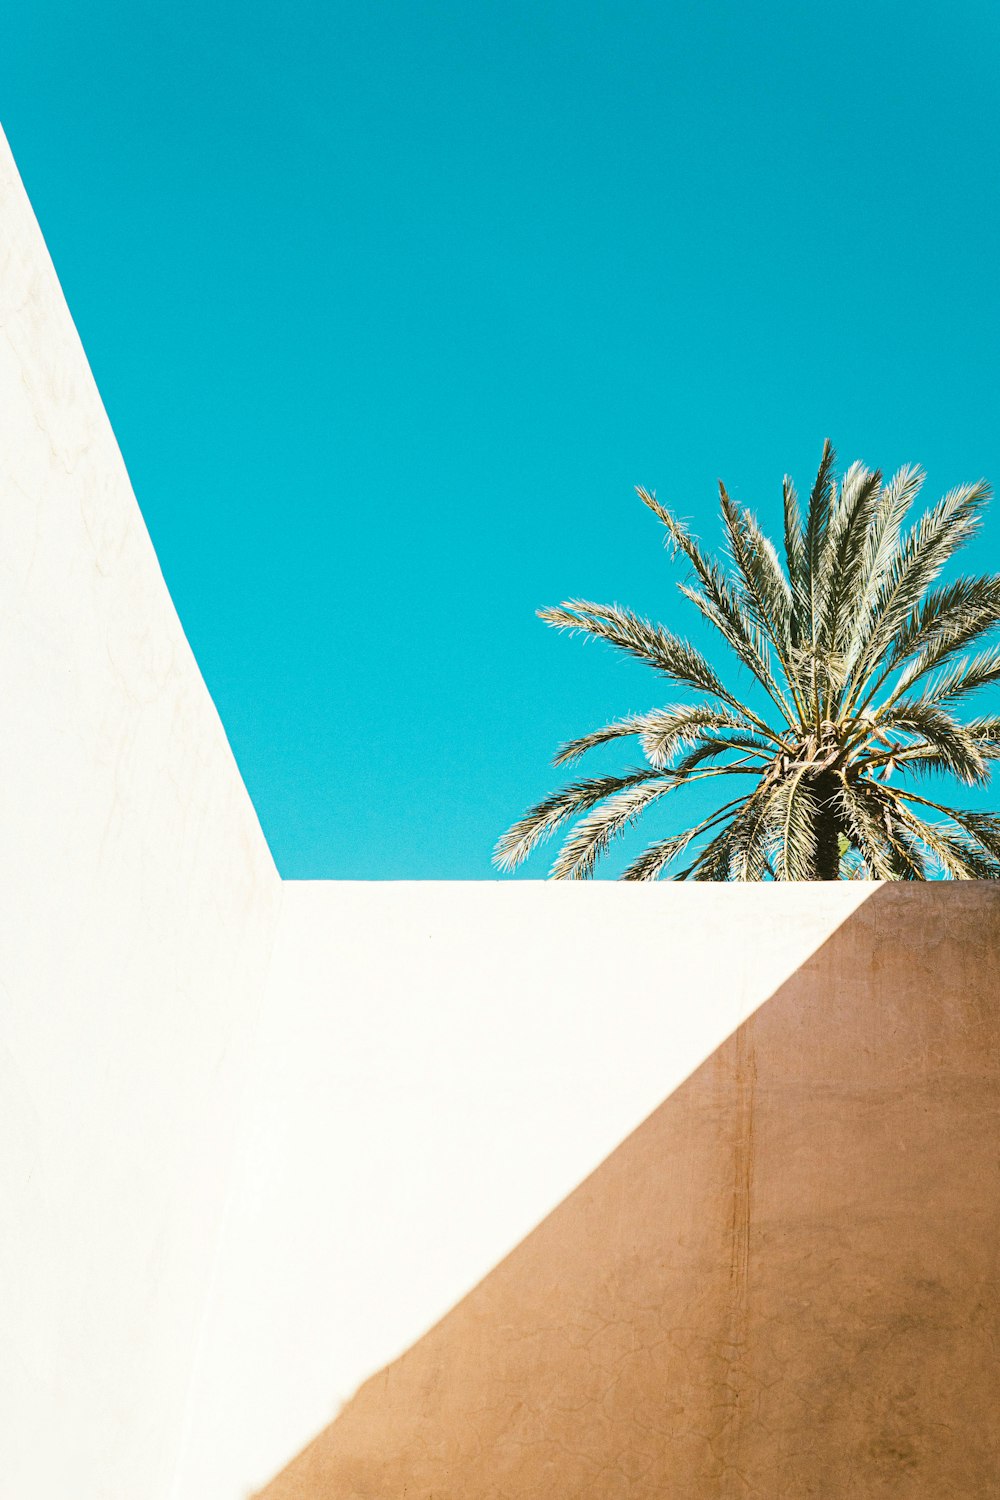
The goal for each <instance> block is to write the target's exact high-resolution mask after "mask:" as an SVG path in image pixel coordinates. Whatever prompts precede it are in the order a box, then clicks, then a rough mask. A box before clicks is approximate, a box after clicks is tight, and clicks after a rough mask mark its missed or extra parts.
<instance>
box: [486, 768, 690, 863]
mask: <svg viewBox="0 0 1000 1500" xmlns="http://www.w3.org/2000/svg"><path fill="white" fill-rule="evenodd" d="M661 779H664V778H663V773H662V772H660V771H654V770H650V769H649V768H648V767H645V768H643V769H642V770H637V771H632V772H629V773H628V774H627V775H625V776H592V777H589V778H588V779H587V780H586V781H576V782H574V783H573V784H572V786H567V787H563V788H562V789H561V790H560V791H558V792H553V793H552V794H551V795H550V796H548V797H544V798H543V799H542V801H541V802H537V803H536V804H535V806H534V807H532V808H530V809H529V810H528V811H527V812H526V813H525V814H524V817H523V818H519V819H518V821H517V822H516V823H514V824H513V825H512V827H510V828H508V829H507V832H506V833H504V834H501V836H500V838H499V839H498V840H497V843H496V847H495V849H494V852H493V863H494V864H495V865H496V866H497V868H498V869H500V870H505V871H506V870H513V869H515V868H516V866H517V865H519V864H521V862H522V861H523V860H525V859H527V857H528V855H529V854H530V853H531V851H532V850H533V849H534V848H536V847H537V845H538V844H540V843H541V842H542V841H543V840H544V839H547V838H548V837H549V836H550V835H551V834H553V833H554V832H555V831H556V829H557V828H559V827H560V826H561V825H562V824H563V823H565V822H567V821H568V819H570V818H573V817H575V816H576V815H577V813H581V812H585V811H586V810H587V809H588V808H590V807H594V806H595V805H596V804H597V803H598V802H601V801H603V800H604V798H605V797H610V796H612V795H613V794H614V793H615V792H620V791H624V790H625V789H626V788H628V787H635V786H640V785H642V784H643V783H644V782H647V781H658V780H661Z"/></svg>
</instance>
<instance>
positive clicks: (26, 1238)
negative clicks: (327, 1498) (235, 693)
mask: <svg viewBox="0 0 1000 1500" xmlns="http://www.w3.org/2000/svg"><path fill="white" fill-rule="evenodd" d="M0 332H2V338H0V481H2V486H3V488H2V493H0V703H2V705H3V716H2V726H3V727H2V733H0V828H2V829H3V836H4V841H5V852H6V857H5V859H4V861H3V865H2V869H0V1122H2V1130H3V1151H2V1153H0V1215H2V1224H0V1299H2V1306H0V1350H2V1354H0V1412H2V1418H0V1421H2V1424H3V1442H2V1445H0V1446H2V1461H0V1497H3V1500H67V1497H70V1496H72V1497H73V1500H140V1497H141V1500H161V1497H163V1500H165V1497H167V1496H170V1497H172V1500H240V1497H242V1496H244V1495H245V1494H246V1493H247V1492H248V1490H249V1489H250V1488H251V1487H252V1486H255V1485H259V1484H262V1483H264V1482H265V1481H266V1480H267V1479H268V1478H269V1477H270V1476H271V1475H272V1473H273V1472H274V1471H275V1470H276V1469H278V1468H280V1467H281V1466H282V1465H283V1464H284V1463H285V1462H286V1461H287V1460H288V1459H290V1458H291V1457H292V1456H293V1454H294V1453H295V1452H296V1451H297V1449H298V1448H299V1447H300V1446H301V1445H302V1444H303V1443H304V1442H305V1441H306V1439H308V1438H309V1437H310V1436H311V1435H312V1434H313V1433H314V1432H315V1431H316V1430H317V1429H318V1428H319V1427H321V1426H322V1425H323V1424H324V1423H325V1422H326V1421H327V1420H328V1419H329V1417H330V1416H331V1415H332V1413H333V1411H334V1410H335V1408H336V1405H337V1403H338V1402H339V1401H341V1400H343V1399H344V1398H346V1397H348V1396H350V1394H351V1393H352V1391H353V1390H354V1389H355V1387H356V1386H357V1385H358V1384H359V1382H360V1381H361V1380H363V1379H364V1378H365V1377H366V1376H367V1375H369V1374H371V1373H372V1372H373V1371H374V1370H376V1369H377V1368H378V1367H379V1366H380V1365H381V1364H383V1363H384V1362H385V1361H386V1360H388V1359H390V1358H392V1357H393V1356H395V1355H396V1354H398V1353H400V1352H401V1351H402V1350H403V1349H404V1348H405V1347H406V1346H407V1345H408V1344H409V1343H410V1342H411V1341H412V1340H413V1339H414V1338H416V1337H417V1336H418V1335H419V1334H420V1333H421V1332H422V1331H423V1330H424V1329H425V1328H426V1327H427V1326H428V1325H429V1324H430V1323H431V1322H432V1321H433V1320H434V1319H436V1318H437V1317H439V1316H440V1315H441V1314H442V1313H444V1312H445V1311H446V1310H447V1309H448V1308H449V1307H450V1306H451V1305H452V1304H453V1303H454V1301H455V1300H456V1299H457V1298H458V1297H460V1296H461V1295H462V1294H463V1292H465V1291H466V1290H467V1289H468V1288H469V1287H470V1286H472V1285H473V1283H474V1282H475V1281H476V1280H477V1279H478V1278H479V1277H480V1276H482V1275H483V1274H484V1273H485V1272H486V1271H487V1270H489V1268H490V1267H491V1266H492V1265H493V1264H494V1263H495V1262H496V1260H497V1259H498V1258H499V1257H500V1256H502V1255H503V1254H504V1253H505V1252H506V1251H507V1250H508V1249H510V1248H511V1247H512V1246H513V1245H514V1244H515V1243H516V1242H517V1241H518V1239H519V1238H520V1237H521V1236H522V1235H524V1234H525V1233H526V1232H527V1231H528V1230H529V1229H531V1228H532V1227H533V1225H534V1224H535V1223H537V1221H538V1220H539V1219H540V1218H542V1217H543V1216H544V1215H545V1214H546V1213H547V1212H548V1211H549V1210H550V1209H551V1208H552V1207H554V1206H555V1204H557V1203H558V1202H559V1201H560V1199H561V1198H562V1197H563V1196H565V1194H566V1193H567V1192H568V1191H569V1189H570V1188H572V1186H573V1185H574V1184H575V1183H576V1182H577V1181H579V1179H580V1178H581V1177H582V1176H583V1175H584V1174H585V1173H586V1172H588V1171H589V1170H590V1169H591V1168H592V1167H594V1166H596V1165H597V1164H598V1162H599V1161H600V1160H601V1159H602V1158H603V1157H604V1156H605V1155H606V1154H607V1153H608V1152H609V1151H610V1150H612V1149H613V1148H614V1147H615V1146H616V1145H617V1144H618V1143H619V1141H620V1140H621V1139H622V1137H623V1136H624V1135H626V1134H627V1133H628V1132H629V1131H630V1130H631V1129H632V1128H633V1127H634V1126H635V1125H637V1124H638V1123H639V1121H640V1120H641V1119H642V1118H643V1116H644V1115H645V1114H647V1113H648V1112H649V1111H650V1110H652V1109H653V1108H654V1107H655V1106H656V1105H657V1104H659V1103H660V1101H661V1100H662V1099H663V1098H664V1097H665V1095H666V1094H667V1093H669V1091H670V1090H671V1089H672V1088H673V1087H674V1086H675V1085H676V1084H677V1083H678V1082H679V1081H680V1080H681V1079H682V1078H683V1077H684V1076H686V1074H688V1073H689V1072H690V1071H691V1069H692V1068H694V1067H695V1066H696V1064H697V1063H698V1062H699V1061H700V1060H701V1059H702V1058H703V1057H705V1056H706V1055H707V1054H708V1053H709V1052H711V1051H712V1050H713V1048H714V1047H715V1046H716V1045H717V1044H718V1043H719V1042H720V1041H721V1040H722V1039H723V1037H725V1036H726V1035H727V1034H728V1033H729V1032H730V1031H731V1030H732V1029H733V1027H735V1026H736V1025H737V1023H738V1022H739V1021H740V1020H741V1019H743V1017H745V1016H746V1015H747V1014H749V1012H750V1011H751V1010H753V1009H754V1008H755V1007H756V1006H757V1005H758V1004H760V1002H761V1001H762V1000H764V999H765V998H766V997H767V996H768V994H770V992H771V991H772V990H773V989H774V988H775V987H776V986H777V985H778V984H779V983H780V982H781V981H782V980H783V979H784V978H785V977H787V975H789V974H790V973H791V972H792V971H793V970H794V969H795V968H796V967H797V966H798V965H799V964H800V963H801V962H802V961H803V960H804V959H805V958H806V957H807V956H808V954H809V953H810V952H811V951H812V950H813V948H814V947H815V946H817V945H818V944H819V943H820V942H822V941H823V940H824V939H825V938H826V937H827V936H828V935H829V934H830V932H831V931H832V930H833V929H834V928H835V927H836V926H837V925H838V924H839V923H840V922H841V921H843V920H844V919H845V918H846V917H847V916H848V915H849V914H850V912H851V911H852V910H853V909H854V908H855V907H856V906H857V905H858V903H859V902H861V901H862V900H864V899H865V897H866V895H867V894H868V893H869V890H870V888H867V887H864V886H855V885H844V886H836V887H833V888H831V889H821V888H806V889H803V888H792V887H789V888H785V889H781V890H775V889H771V890H769V891H768V892H766V894H765V893H763V892H761V891H760V890H755V889H752V888H741V889H718V888H705V889H698V890H686V889H683V888H678V887H675V886H666V885H665V886H657V887H650V888H625V887H621V886H614V885H605V884H602V885H597V886H593V887H587V886H585V887H566V886H548V885H537V884H523V883H510V884H495V883H483V884H476V885H451V884H448V885H434V884H428V885H395V884H385V885H351V884H346V885H326V886H324V885H308V884H307V885H291V886H286V887H285V889H284V894H283V895H282V890H281V885H280V882H279V881H278V879H277V876H276V873H275V870H274V867H273V865H272V863H271V860H270V856H269V854H268V852H267V849H266V847H265V845H264V841H263V839H262V837H261V833H260V830H259V828H258V825H257V822H256V818H255V816H254V814H253V810H252V808H251V807H250V804H249V802H248V800H247V797H246V793H245V791H244V789H243V786H242V783H241V781H240V778H239V775H238V772H237V769H236V766H235V764H234V762H233V759H232V756H231V754H230V751H229V748H228V746H227V744H226V740H225V736H224V734H223V731H222V728H221V725H220V724H219V721H218V718H217V716H216V714H215V711H214V709H213V707H212V704H211V702H210V700H209V698H208V695H207V693H206V690H205V687H204V685H203V683H202V681H201V679H200V677H199V675H198V672H197V668H196V666H195V663H194V661H193V659H192V657H191V653H190V651H189V649H188V646H187V644H186V642H185V640H184V636H183V633H182V631H181V629H180V626H179V623H178V621H177V618H176V615H175V613H174V611H173V608H172V606H171V603H170V600H169V597H168V595H167V591H166V588H165V586H164V584H163V580H162V578H161V576H160V573H159V570H158V568H157V564H156V559H155V557H154V555H153V551H152V548H151V545H150V542H149V539H148V536H147V535H146V532H145V529H144V527H143V524H142V521H141V518H140V515H139V511H138V509H137V506H136V503H135V500H134V498H133V496H132V493H131V489H130V486H129V482H128V478H127V475H126V473H125V470H124V467H123V465H122V461H121V457H120V455H119V453H118V450H117V447H116V444H115V441H114V437H113V435H112V433H111V430H110V428H109V425H108V422H107V419H106V417H105V415H104V412H103V410H102V407H101V404H100V400H99V398H98V396H97V393H96V390H95V389H94V386H93V382H92V379H91V376H90V372H89V370H88V368H87V364H86V360H85V358H84V355H83V352H82V350H81V348H80V345H79V342H78V340H77V337H76V334H75V331H74V329H73V326H72V322H71V320H70V317H69V314H68V312H67V309H66V307H65V304H64V302H63V299H62V296H61V293H60V291H59V287H58V284H57V282H56V279H55V275H54V272H53V270H52V267H51V264H50V262H49V260H48V257H47V255H46V252H45V248H44V245H43V243H42V240H41V237H40V234H39V232H38V228H37V226H36V224H35V222H34V219H33V217H32V214H31V210H30V208H29V206H28V203H27V200H26V198H25V196H24V193H23V191H22V188H21V186H20V183H19V181H18V179H17V176H16V172H15V170H14V167H13V164H12V163H11V161H10V158H9V154H8V153H7V152H6V148H5V146H4V145H3V143H2V138H0ZM279 908H283V909H282V910H281V911H280V913H279ZM776 913H777V916H776V915H775V914H776ZM279 922H280V925H279ZM275 934H277V936H276V938H275ZM273 941H276V947H275V951H274V958H273V962H272V963H271V966H270V974H269V978H268V979H267V985H266V993H265V974H266V972H267V969H268V961H269V957H270V954H271V948H272V942H273Z"/></svg>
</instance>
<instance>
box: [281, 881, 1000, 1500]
mask: <svg viewBox="0 0 1000 1500" xmlns="http://www.w3.org/2000/svg"><path fill="white" fill-rule="evenodd" d="M998 969H1000V887H996V886H993V885H989V884H960V885H959V884H951V885H944V884H940V883H936V884H932V885H917V884H914V885H893V886H883V887H880V888H878V889H876V890H875V892H874V893H873V895H872V897H871V898H870V899H869V900H868V901H867V902H866V903H865V904H864V905H862V906H861V907H860V908H859V909H858V910H857V911H856V912H855V913H854V914H853V915H852V916H851V917H850V918H849V919H848V920H847V921H846V922H845V923H844V924H843V926H842V927H841V928H840V929H839V930H838V931H837V932H836V933H835V934H834V935H833V936H832V937H831V938H830V939H829V940H828V941H827V942H826V943H824V944H823V946H822V947H821V948H820V949H819V950H818V951H817V952H816V953H815V954H814V955H813V956H812V957H811V958H810V959H809V960H808V962H806V963H805V964H804V965H803V966H802V967H801V968H800V969H799V970H798V971H797V972H796V973H795V974H794V975H793V976H792V977H791V978H790V979H789V980H788V981H787V982H786V983H785V984H784V985H782V986H781V988H780V989H779V990H778V991H777V993H776V994H775V995H773V996H772V997H771V999H770V1000H768V1001H767V1002H766V1003H765V1005H763V1006H762V1007H761V1008H760V1009H759V1010H758V1011H757V1012H756V1013H755V1015H754V1016H753V1017H752V1018H751V1019H750V1020H749V1021H747V1022H746V1023H745V1024H744V1025H743V1026H741V1027H740V1028H739V1030H738V1031H737V1032H735V1033H734V1035H733V1036H731V1037H730V1038H729V1039H728V1040H727V1041H726V1042H725V1043H724V1044H723V1045H722V1046H721V1047H720V1048H719V1049H718V1050H717V1052H716V1053H715V1054H714V1055H713V1056H712V1057H711V1058H710V1059H709V1060H708V1061H707V1062H706V1063H705V1064H704V1065H703V1066H702V1067H701V1068H699V1069H698V1070H697V1072H696V1073H694V1074H693V1075H692V1076H691V1077H690V1078H688V1079H687V1080H686V1081H685V1082H684V1083H683V1084H682V1085H681V1086H680V1087H679V1088H678V1089H677V1090H676V1091H675V1092H674V1093H673V1094H672V1095H671V1096H670V1097H669V1098H668V1099H666V1100H665V1102H664V1103H663V1104H662V1105H661V1106H660V1107H659V1108H658V1109H657V1110H656V1111H655V1112H654V1113H653V1115H651V1116H650V1118H649V1119H647V1120H646V1121H645V1123H644V1124H643V1125H642V1126H640V1128H639V1129H638V1130H636V1131H635V1132H634V1133H633V1134H632V1135H631V1136H630V1137H629V1138H628V1139H627V1140H626V1141H625V1142H624V1143H623V1144H622V1145H621V1146H620V1147H619V1148H618V1149H617V1150H616V1151H615V1152H613V1153H612V1155H611V1156H610V1157H608V1158H607V1160H606V1161H605V1162H604V1163H603V1164H602V1165H601V1166H600V1167H599V1168H598V1169H597V1171H596V1172H594V1173H593V1174H592V1175H591V1176H590V1177H589V1178H588V1179H587V1180H586V1181H585V1182H584V1183H583V1184H582V1185H581V1186H580V1187H579V1188H577V1189H576V1191H575V1192H573V1193H572V1194H571V1195H570V1196H569V1197H568V1198H567V1199H566V1200H565V1201H564V1202H563V1203H562V1204H561V1205H560V1206H559V1207H558V1208H557V1209H556V1210H555V1211H554V1212H553V1213H552V1214H550V1215H549V1217H548V1218H547V1219H545V1221H544V1222H543V1223H542V1224H540V1225H539V1227H538V1228H537V1229H536V1230H534V1231H533V1232H532V1233H531V1234H530V1235H529V1236H528V1237H527V1238H526V1239H525V1240H524V1241H523V1242H522V1243H521V1244H520V1245H519V1246H518V1248H517V1249H516V1250H515V1251H514V1252H513V1253H512V1254H511V1255H509V1256H508V1257H507V1258H506V1259H505V1260H504V1261H503V1262H502V1263H501V1264H500V1265H498V1266H497V1267H496V1268H495V1269H494V1270H493V1271H492V1272H491V1273H490V1274H489V1275H488V1276H487V1277H486V1278H485V1279H484V1280H483V1281H482V1282H481V1283H480V1284H479V1286H477V1287H476V1288H475V1290H474V1291H472V1292H471V1293H470V1294H469V1295H468V1296H467V1297H465V1298H464V1299H463V1301H462V1302H460V1303H459V1304H458V1305H457V1306H456V1307H455V1308H454V1309H453V1310H452V1311H451V1312H450V1313H449V1314H448V1315H447V1316H446V1317H445V1318H444V1319H442V1321H441V1322H440V1323H438V1324H437V1326H436V1327H434V1328H433V1329H431V1330H430V1332H429V1333H427V1334H426V1336H425V1337H424V1338H422V1339H421V1340H420V1341H419V1342H418V1343H417V1344H416V1345H414V1346H413V1347H412V1348H411V1349H410V1350H409V1351H408V1352H407V1353H406V1354H404V1355H403V1356H402V1357H401V1358H400V1359H398V1360H396V1361H395V1362H394V1363H393V1364H391V1365H390V1366H388V1367H387V1368H386V1369H384V1370H383V1371H381V1372H380V1373H379V1374H378V1375H376V1376H374V1377H373V1378H372V1379H371V1380H369V1381H367V1382H366V1383H365V1385H363V1386H362V1387H361V1389H360V1390H359V1392H358V1393H357V1395H356V1396H355V1397H354V1399H353V1400H352V1401H350V1402H349V1403H348V1404H347V1405H346V1406H345V1407H344V1409H343V1410H342V1411H341V1412H340V1414H339V1415H338V1417H337V1418H336V1420H335V1421H334V1422H333V1423H332V1424H331V1425H330V1426H329V1427H328V1428H327V1429H326V1431H325V1432H323V1433H322V1434H321V1435H320V1436H319V1437H318V1438H317V1439H316V1440H315V1441H314V1442H313V1443H312V1444H311V1445H310V1446H309V1447H308V1448H307V1449H306V1450H305V1451H304V1452H303V1453H302V1454H300V1455H299V1457H298V1458H296V1459H295V1460H294V1461H293V1462H292V1463H291V1464H290V1465H289V1466H288V1468H287V1469H285V1470H284V1471H283V1473H281V1474H280V1475H279V1476H278V1477H277V1478H275V1479H274V1480H273V1481H272V1482H271V1483H270V1484H269V1485H268V1486H267V1487H266V1488H265V1489H264V1490H263V1491H262V1492H261V1495H260V1500H403V1497H406V1500H529V1497H531V1500H534V1497H536V1496H537V1497H542V1496H545V1497H552V1500H618V1497H621V1500H663V1497H677V1500H701V1497H704V1500H709V1497H711V1500H719V1497H723V1500H729V1497H734V1500H735V1497H740V1500H778V1497H786V1496H787V1497H790V1500H792V1497H794V1500H800V1497H805V1496H820V1497H831V1500H833V1497H836V1500H843V1497H848V1496H855V1495H864V1496H865V1497H866V1500H874V1497H882V1496H897V1495H898V1496H904V1495H905V1496H908V1497H921V1500H949V1497H955V1500H959V1497H961V1500H969V1497H971V1496H973V1495H975V1496H980V1495H983V1496H985V1495H987V1494H994V1493H996V1492H997V1491H996V1486H997V1476H998V1474H1000V1439H998V1434H997V1432H996V1424H995V1413H996V1410H997V1409H998V1406H1000V1366H998V1363H997V1360H996V1347H997V1342H998V1340H1000V1255H998V1246H1000V1191H998V1189H1000V1170H998V1156H1000V1153H998V1107H1000V984H998ZM689 1003H691V1004H697V1003H698V997H697V994H692V995H690V997H689ZM400 1232H401V1233H404V1234H405V1225H402V1226H401V1227H400ZM441 1233H442V1235H446V1234H447V1233H448V1225H447V1223H443V1224H442V1225H441ZM276 1378H277V1379H280V1371H279V1372H276Z"/></svg>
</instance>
